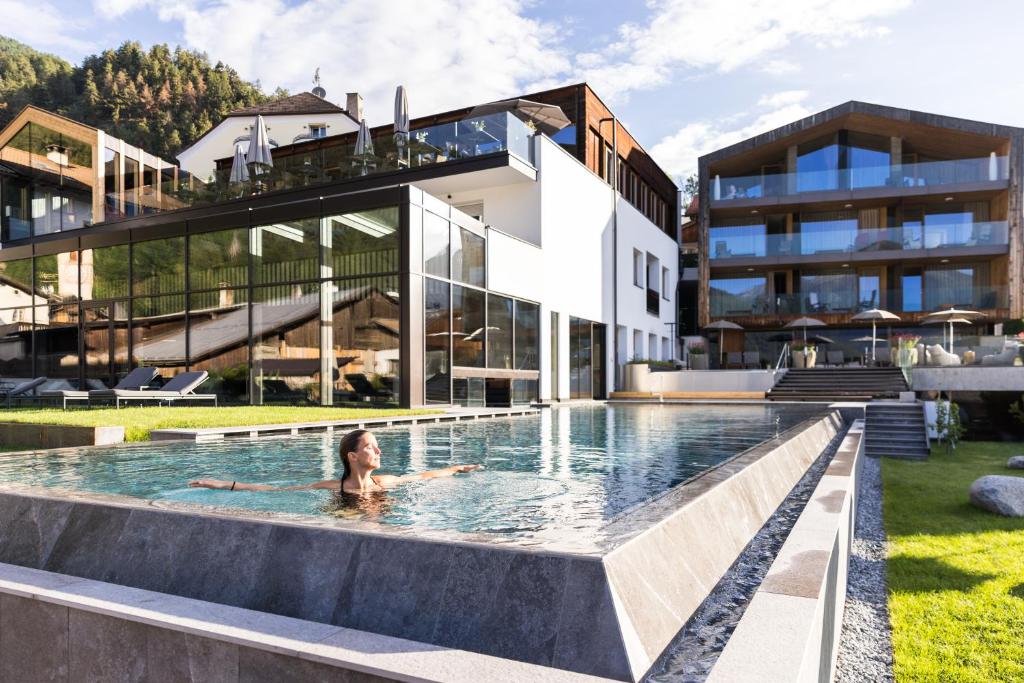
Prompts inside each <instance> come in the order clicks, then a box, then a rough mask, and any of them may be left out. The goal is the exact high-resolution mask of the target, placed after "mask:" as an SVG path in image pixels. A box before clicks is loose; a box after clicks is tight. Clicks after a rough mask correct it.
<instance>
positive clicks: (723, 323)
mask: <svg viewBox="0 0 1024 683" xmlns="http://www.w3.org/2000/svg"><path fill="white" fill-rule="evenodd" d="M704 329H705V330H718V331H719V336H718V365H719V366H721V365H722V347H723V346H725V331H726V330H742V329H743V327H741V326H740V325H737V324H736V323H734V322H729V321H728V320H716V321H715V322H713V323H711V324H710V325H705V326H704Z"/></svg>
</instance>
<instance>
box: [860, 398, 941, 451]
mask: <svg viewBox="0 0 1024 683" xmlns="http://www.w3.org/2000/svg"><path fill="white" fill-rule="evenodd" d="M866 417H867V419H866V421H865V425H864V436H865V440H864V453H865V454H866V455H867V456H868V457H871V458H878V457H881V456H883V455H884V456H888V457H891V458H903V459H906V460H924V459H926V458H927V457H928V451H929V447H928V431H927V429H928V428H927V424H926V423H925V417H924V405H922V404H920V403H901V402H897V401H874V402H872V403H869V404H868V405H867V406H866Z"/></svg>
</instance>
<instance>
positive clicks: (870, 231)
mask: <svg viewBox="0 0 1024 683" xmlns="http://www.w3.org/2000/svg"><path fill="white" fill-rule="evenodd" d="M708 237H709V241H708V243H709V245H710V250H711V251H710V254H711V256H710V258H711V260H712V261H725V260H729V259H750V258H760V257H766V256H771V257H779V256H783V257H784V256H806V255H826V254H854V253H860V252H873V251H901V250H904V251H906V250H912V249H943V248H955V247H978V246H1005V245H1007V244H1009V227H1008V224H1007V222H1006V221H979V222H967V223H948V224H943V223H939V224H934V225H932V224H925V225H913V226H903V227H897V228H867V229H864V228H860V229H858V228H857V227H855V226H853V227H836V226H834V225H830V226H827V227H824V226H816V225H815V224H814V223H804V224H803V225H802V226H801V231H800V232H799V233H792V234H785V235H768V234H766V232H765V226H763V225H741V226H722V227H712V228H711V229H710V231H709V235H708Z"/></svg>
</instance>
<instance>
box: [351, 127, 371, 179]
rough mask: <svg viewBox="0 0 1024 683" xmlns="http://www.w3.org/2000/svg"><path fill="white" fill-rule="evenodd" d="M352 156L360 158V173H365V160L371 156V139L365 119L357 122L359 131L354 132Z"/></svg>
mask: <svg viewBox="0 0 1024 683" xmlns="http://www.w3.org/2000/svg"><path fill="white" fill-rule="evenodd" d="M353 156H355V157H356V158H358V159H362V162H363V172H362V175H366V161H367V159H369V158H370V157H372V156H373V139H372V138H371V137H370V127H369V126H367V125H366V119H363V120H362V121H360V122H359V132H358V133H356V148H355V151H354V152H353Z"/></svg>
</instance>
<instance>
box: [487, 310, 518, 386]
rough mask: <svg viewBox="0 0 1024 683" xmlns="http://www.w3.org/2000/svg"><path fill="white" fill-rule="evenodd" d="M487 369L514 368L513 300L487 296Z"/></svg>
mask: <svg viewBox="0 0 1024 683" xmlns="http://www.w3.org/2000/svg"><path fill="white" fill-rule="evenodd" d="M487 367H489V368H511V367H512V299H509V298H507V297H504V296H498V295H497V294H488V295H487Z"/></svg>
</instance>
